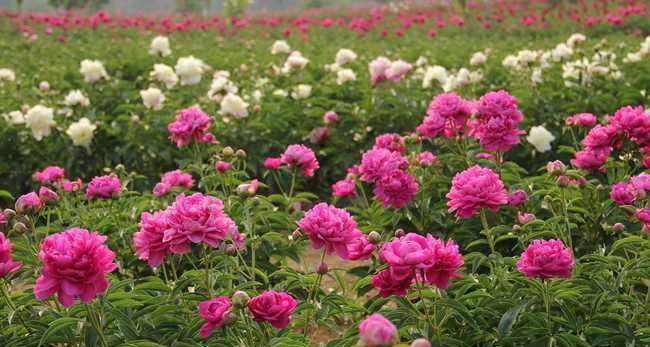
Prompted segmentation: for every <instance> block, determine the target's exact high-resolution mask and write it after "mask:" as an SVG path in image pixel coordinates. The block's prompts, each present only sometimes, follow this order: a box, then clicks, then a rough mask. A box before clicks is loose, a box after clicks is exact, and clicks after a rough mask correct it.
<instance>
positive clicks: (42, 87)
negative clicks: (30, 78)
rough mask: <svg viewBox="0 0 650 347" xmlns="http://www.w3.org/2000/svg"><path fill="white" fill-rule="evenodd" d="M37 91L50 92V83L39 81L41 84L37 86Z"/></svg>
mask: <svg viewBox="0 0 650 347" xmlns="http://www.w3.org/2000/svg"><path fill="white" fill-rule="evenodd" d="M38 89H39V90H40V91H42V92H47V91H49V90H50V82H48V81H41V83H39V84H38Z"/></svg>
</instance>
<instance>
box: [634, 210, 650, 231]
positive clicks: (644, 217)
mask: <svg viewBox="0 0 650 347" xmlns="http://www.w3.org/2000/svg"><path fill="white" fill-rule="evenodd" d="M634 217H636V219H637V220H639V222H641V223H643V230H644V231H645V232H649V231H650V208H647V207H646V208H639V209H637V210H636V213H635V214H634Z"/></svg>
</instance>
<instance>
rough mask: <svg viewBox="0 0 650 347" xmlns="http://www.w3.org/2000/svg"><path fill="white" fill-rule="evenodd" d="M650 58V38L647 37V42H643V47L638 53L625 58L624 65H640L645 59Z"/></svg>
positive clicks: (632, 53)
mask: <svg viewBox="0 0 650 347" xmlns="http://www.w3.org/2000/svg"><path fill="white" fill-rule="evenodd" d="M647 57H650V36H646V38H645V41H643V42H641V47H639V50H638V51H636V52H631V53H628V54H627V56H626V57H625V58H623V62H624V63H638V62H640V61H641V60H643V58H647Z"/></svg>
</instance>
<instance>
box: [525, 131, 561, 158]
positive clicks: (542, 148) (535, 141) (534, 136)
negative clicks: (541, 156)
mask: <svg viewBox="0 0 650 347" xmlns="http://www.w3.org/2000/svg"><path fill="white" fill-rule="evenodd" d="M526 140H527V141H528V143H530V144H531V145H533V147H535V149H536V150H537V151H538V152H541V153H544V152H546V151H549V150H550V149H551V142H553V140H555V136H553V134H551V133H550V132H549V131H548V130H546V128H544V126H541V125H538V126H534V127H532V128H530V132H529V133H528V136H527V137H526Z"/></svg>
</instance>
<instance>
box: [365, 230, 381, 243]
mask: <svg viewBox="0 0 650 347" xmlns="http://www.w3.org/2000/svg"><path fill="white" fill-rule="evenodd" d="M368 241H370V243H372V244H374V245H376V244H378V243H380V242H381V235H380V234H379V233H378V232H376V231H371V232H370V233H369V234H368Z"/></svg>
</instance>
